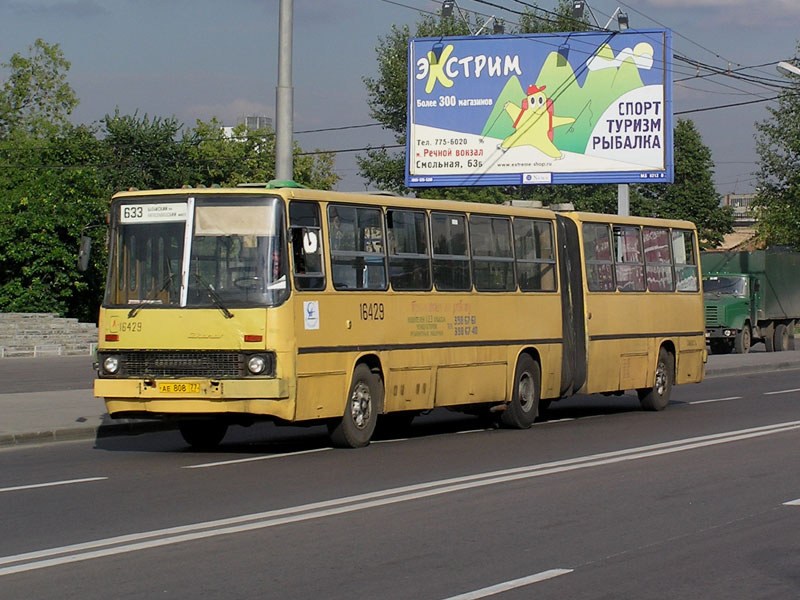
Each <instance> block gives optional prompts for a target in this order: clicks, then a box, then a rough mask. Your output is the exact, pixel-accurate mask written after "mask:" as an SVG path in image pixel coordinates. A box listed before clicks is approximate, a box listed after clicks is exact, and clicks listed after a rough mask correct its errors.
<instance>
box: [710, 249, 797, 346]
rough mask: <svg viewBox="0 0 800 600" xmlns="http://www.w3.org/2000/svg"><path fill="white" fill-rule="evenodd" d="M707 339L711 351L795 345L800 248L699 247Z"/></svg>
mask: <svg viewBox="0 0 800 600" xmlns="http://www.w3.org/2000/svg"><path fill="white" fill-rule="evenodd" d="M700 264H701V267H702V269H703V298H704V301H705V311H706V341H707V342H708V346H709V350H710V352H711V353H712V354H728V353H730V352H736V353H739V354H744V353H746V352H749V351H750V347H751V346H752V345H753V344H755V343H758V342H764V346H765V347H766V350H767V352H778V351H781V350H790V349H793V348H794V328H795V324H796V323H800V252H791V251H787V250H777V249H776V250H754V251H751V252H747V251H742V252H701V253H700Z"/></svg>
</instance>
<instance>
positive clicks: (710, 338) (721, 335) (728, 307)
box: [703, 273, 761, 354]
mask: <svg viewBox="0 0 800 600" xmlns="http://www.w3.org/2000/svg"><path fill="white" fill-rule="evenodd" d="M760 290H761V286H760V282H759V280H758V278H757V277H753V276H751V275H748V274H745V273H708V274H706V275H705V276H704V277H703V301H704V305H705V315H706V341H707V342H708V344H709V347H710V350H711V353H712V354H729V353H730V352H732V351H734V350H735V351H736V352H737V353H746V352H748V351H749V350H750V346H751V344H752V340H753V338H754V337H756V338H758V337H760V334H759V333H758V332H757V331H755V332H754V331H753V324H754V323H758V321H759V315H758V312H759V307H760V304H761V302H760V300H761V298H760V296H761V294H760Z"/></svg>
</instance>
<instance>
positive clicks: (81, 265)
mask: <svg viewBox="0 0 800 600" xmlns="http://www.w3.org/2000/svg"><path fill="white" fill-rule="evenodd" d="M91 255H92V238H90V237H89V236H88V235H82V236H81V247H80V250H79V251H78V271H80V272H81V273H85V272H86V271H87V270H88V269H89V258H91Z"/></svg>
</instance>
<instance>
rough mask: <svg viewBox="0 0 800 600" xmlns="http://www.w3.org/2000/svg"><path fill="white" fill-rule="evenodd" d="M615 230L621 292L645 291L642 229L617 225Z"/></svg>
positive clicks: (615, 256)
mask: <svg viewBox="0 0 800 600" xmlns="http://www.w3.org/2000/svg"><path fill="white" fill-rule="evenodd" d="M613 232H614V258H615V259H616V267H615V271H616V276H617V289H618V290H619V291H621V292H643V291H644V289H645V280H644V254H643V252H642V236H641V230H640V229H639V227H637V226H630V225H615V226H614V228H613Z"/></svg>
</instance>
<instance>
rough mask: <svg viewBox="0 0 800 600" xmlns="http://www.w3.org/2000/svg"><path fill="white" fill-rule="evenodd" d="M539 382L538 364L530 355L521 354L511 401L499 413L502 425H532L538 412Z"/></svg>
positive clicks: (524, 427)
mask: <svg viewBox="0 0 800 600" xmlns="http://www.w3.org/2000/svg"><path fill="white" fill-rule="evenodd" d="M540 382H541V375H540V373H539V365H538V364H536V361H535V360H533V359H532V358H531V357H530V355H528V354H521V355H520V357H519V359H518V360H517V368H516V370H515V372H514V390H513V393H512V396H511V402H509V403H508V406H506V409H505V410H504V411H503V412H502V413H501V415H500V420H501V421H502V423H503V425H505V426H506V427H513V428H515V429H527V428H528V427H530V426H531V425H533V422H534V420H535V419H536V415H537V414H538V412H539V393H540Z"/></svg>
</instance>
